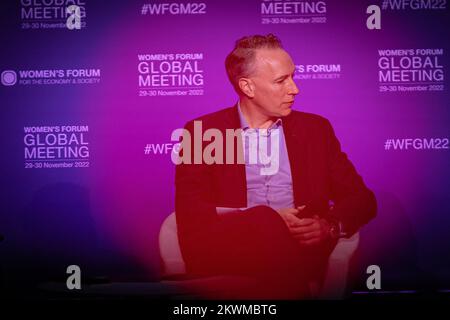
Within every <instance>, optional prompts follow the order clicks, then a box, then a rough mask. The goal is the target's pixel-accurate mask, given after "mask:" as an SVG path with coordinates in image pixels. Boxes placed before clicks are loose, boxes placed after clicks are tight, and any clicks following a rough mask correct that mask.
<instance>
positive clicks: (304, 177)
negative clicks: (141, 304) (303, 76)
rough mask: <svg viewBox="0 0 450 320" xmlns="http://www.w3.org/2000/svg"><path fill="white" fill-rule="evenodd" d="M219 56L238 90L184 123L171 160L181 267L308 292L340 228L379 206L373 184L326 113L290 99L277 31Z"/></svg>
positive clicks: (295, 293) (356, 223)
mask: <svg viewBox="0 0 450 320" xmlns="http://www.w3.org/2000/svg"><path fill="white" fill-rule="evenodd" d="M225 66H226V71H227V74H228V77H229V79H230V81H231V84H232V85H233V87H234V89H235V90H236V92H237V94H238V96H239V100H238V102H237V104H236V105H235V106H233V107H230V108H227V109H223V110H220V111H217V112H215V113H212V114H208V115H205V116H203V117H200V118H199V119H197V120H195V121H190V122H188V123H187V125H186V127H185V129H184V130H183V132H184V133H183V136H182V141H181V151H180V153H179V156H180V158H179V160H180V161H178V164H177V166H176V209H175V210H176V213H177V225H178V232H179V241H180V247H181V252H182V255H183V258H184V260H185V263H186V268H187V272H188V273H189V274H191V275H198V276H207V275H238V276H246V277H251V278H254V279H256V280H257V281H256V283H260V284H261V285H260V286H259V287H258V289H256V287H255V291H253V292H249V296H248V297H249V298H303V297H308V295H309V292H308V283H309V282H310V281H312V280H314V281H318V280H320V279H322V277H323V272H324V271H325V268H326V262H327V259H328V257H329V255H330V253H331V252H332V250H333V248H334V246H335V245H336V242H337V240H338V239H339V237H350V236H352V235H353V234H354V233H355V232H357V231H358V230H359V228H360V227H361V226H362V225H364V224H366V223H367V222H368V221H369V220H370V219H372V218H373V217H374V216H375V214H376V200H375V197H374V194H373V193H372V192H371V191H370V190H369V189H368V188H367V187H366V186H365V184H364V182H363V180H362V178H361V177H360V176H359V175H358V173H357V172H356V170H355V168H354V166H353V165H352V163H351V162H350V161H349V160H348V159H347V156H346V155H345V153H343V152H342V151H341V149H340V144H339V141H338V140H337V138H336V136H335V134H334V131H333V129H332V127H331V125H330V123H329V121H328V120H326V119H324V118H323V117H320V116H318V115H314V114H310V113H305V112H298V111H293V110H292V109H291V107H292V105H293V103H294V98H295V96H296V95H297V94H298V93H299V90H298V88H297V86H296V84H295V82H294V80H293V76H294V72H295V66H294V64H293V62H292V59H291V57H290V56H289V54H288V53H287V52H286V51H285V50H284V49H283V47H282V45H281V42H280V40H279V39H278V38H277V37H276V36H274V35H272V34H269V35H267V36H260V35H255V36H248V37H244V38H242V39H240V40H238V41H237V42H236V45H235V48H234V49H233V50H232V52H231V53H230V54H229V55H228V56H227V58H226V61H225ZM203 132H204V134H203ZM199 134H200V137H198V135H199ZM230 136H231V139H230ZM191 137H192V140H191V139H190V138H191ZM198 141H200V142H198ZM269 149H270V152H268V151H269Z"/></svg>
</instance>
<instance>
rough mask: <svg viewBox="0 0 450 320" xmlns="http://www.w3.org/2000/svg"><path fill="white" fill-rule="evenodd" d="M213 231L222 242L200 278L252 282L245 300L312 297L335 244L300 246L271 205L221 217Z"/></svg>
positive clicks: (214, 247)
mask: <svg viewBox="0 0 450 320" xmlns="http://www.w3.org/2000/svg"><path fill="white" fill-rule="evenodd" d="M232 215H239V217H238V218H236V217H237V216H234V217H233V216H232ZM210 232H214V238H215V239H218V240H215V241H213V242H212V243H211V248H210V250H207V251H208V254H205V255H204V257H203V258H204V259H202V260H203V261H201V263H200V264H201V266H202V268H201V269H202V270H201V272H200V273H203V274H204V275H231V276H241V277H244V278H246V279H252V280H253V282H252V283H253V284H252V285H248V282H247V283H246V284H247V286H246V290H242V291H241V292H240V294H241V296H240V297H244V298H254V299H258V298H263V299H264V298H268V299H299V298H310V297H311V296H310V292H309V282H311V281H315V282H317V281H319V282H320V281H321V279H322V278H323V273H324V270H325V268H326V263H327V259H328V256H329V254H330V253H331V249H332V247H331V246H330V244H324V245H320V246H313V247H301V246H299V244H298V243H297V241H296V240H295V239H294V238H293V237H292V236H291V234H290V233H289V230H288V228H287V226H286V225H285V223H284V221H283V219H282V218H281V217H280V216H279V214H278V213H277V212H276V211H275V210H273V209H271V208H269V207H267V206H257V207H253V208H250V209H248V210H246V211H244V212H237V213H229V214H225V215H223V216H220V222H219V224H218V227H216V228H214V229H213V230H210ZM211 238H212V237H211ZM192 271H193V273H195V271H196V270H192Z"/></svg>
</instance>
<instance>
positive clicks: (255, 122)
mask: <svg viewBox="0 0 450 320" xmlns="http://www.w3.org/2000/svg"><path fill="white" fill-rule="evenodd" d="M239 105H240V107H241V112H242V115H243V116H244V118H245V120H246V121H247V123H248V125H249V126H250V128H258V129H267V128H269V127H270V126H271V125H272V124H273V123H274V122H275V120H276V119H274V118H271V117H269V116H267V115H265V114H263V113H261V112H259V110H258V107H257V106H255V105H254V104H252V103H251V101H249V100H248V99H241V100H240V101H239Z"/></svg>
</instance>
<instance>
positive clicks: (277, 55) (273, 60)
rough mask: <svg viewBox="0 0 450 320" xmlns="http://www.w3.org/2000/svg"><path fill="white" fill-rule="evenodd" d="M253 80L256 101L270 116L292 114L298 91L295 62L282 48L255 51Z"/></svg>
mask: <svg viewBox="0 0 450 320" xmlns="http://www.w3.org/2000/svg"><path fill="white" fill-rule="evenodd" d="M253 67H254V73H253V75H252V76H250V77H249V79H251V80H252V82H253V97H252V101H253V103H254V104H255V105H256V106H258V107H259V108H260V111H261V112H262V113H264V114H265V115H267V116H269V117H282V116H287V115H288V114H289V113H291V107H292V105H293V103H294V98H295V96H296V95H297V94H298V92H299V90H298V88H297V86H296V85H295V82H294V79H293V77H294V72H295V65H294V63H293V62H292V59H291V57H290V56H289V54H288V53H287V52H286V51H284V50H283V49H259V50H256V55H255V61H254V65H253Z"/></svg>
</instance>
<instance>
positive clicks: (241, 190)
mask: <svg viewBox="0 0 450 320" xmlns="http://www.w3.org/2000/svg"><path fill="white" fill-rule="evenodd" d="M221 125H224V127H223V128H222V130H221V131H222V132H223V133H224V134H225V133H226V129H234V130H236V129H239V128H241V123H240V120H239V114H238V110H237V105H235V106H233V107H231V108H229V109H228V112H227V113H226V116H225V117H224V119H223V122H222V124H221ZM237 147H238V146H237V143H235V144H234V155H235V162H234V164H225V165H220V166H218V170H219V177H220V179H221V184H223V185H224V186H225V187H226V189H227V190H226V192H224V195H223V197H224V198H223V202H224V204H223V206H230V207H246V206H247V179H246V175H245V164H237V154H238V152H241V153H243V150H238V149H237ZM224 150H226V139H224ZM224 157H225V152H224Z"/></svg>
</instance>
